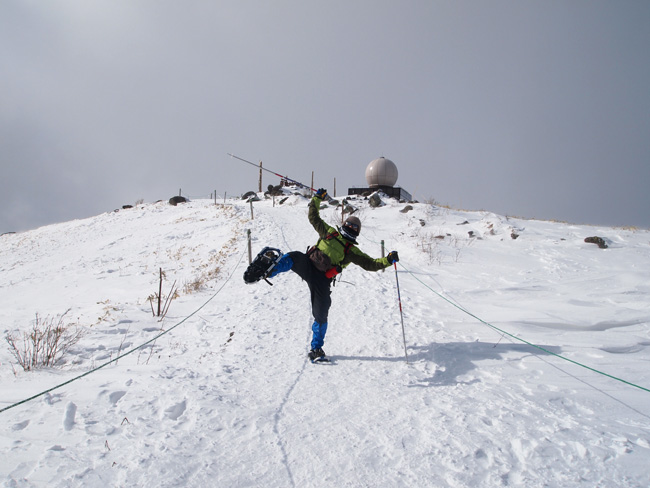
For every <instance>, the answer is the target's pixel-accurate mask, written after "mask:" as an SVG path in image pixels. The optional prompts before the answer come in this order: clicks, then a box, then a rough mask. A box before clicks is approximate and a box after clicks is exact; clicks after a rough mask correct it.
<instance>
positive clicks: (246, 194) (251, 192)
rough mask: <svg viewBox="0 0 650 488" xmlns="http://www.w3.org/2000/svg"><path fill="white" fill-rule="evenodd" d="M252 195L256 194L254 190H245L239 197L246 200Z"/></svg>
mask: <svg viewBox="0 0 650 488" xmlns="http://www.w3.org/2000/svg"><path fill="white" fill-rule="evenodd" d="M253 195H257V193H255V192H254V191H247V192H246V193H244V194H243V195H242V196H241V199H242V200H248V199H249V198H250V197H252V196H253Z"/></svg>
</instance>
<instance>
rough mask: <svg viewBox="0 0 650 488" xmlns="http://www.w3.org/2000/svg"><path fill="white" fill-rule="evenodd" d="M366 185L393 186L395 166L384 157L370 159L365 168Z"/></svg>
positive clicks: (395, 173) (395, 172) (395, 181)
mask: <svg viewBox="0 0 650 488" xmlns="http://www.w3.org/2000/svg"><path fill="white" fill-rule="evenodd" d="M366 181H367V182H368V186H370V187H375V186H391V187H392V186H395V183H397V166H395V163H393V162H392V161H391V160H390V159H386V158H384V157H381V158H378V159H375V160H373V161H370V164H368V167H367V168H366Z"/></svg>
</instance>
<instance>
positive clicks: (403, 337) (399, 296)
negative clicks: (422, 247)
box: [393, 261, 409, 364]
mask: <svg viewBox="0 0 650 488" xmlns="http://www.w3.org/2000/svg"><path fill="white" fill-rule="evenodd" d="M393 266H394V267H395V282H396V283H397V301H398V302H399V316H400V318H401V320H402V339H404V357H406V364H409V355H408V353H407V352H406V333H405V332H404V313H403V312H402V297H401V295H400V291H399V278H398V277H397V262H396V261H395V262H393Z"/></svg>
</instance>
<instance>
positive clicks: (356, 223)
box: [341, 215, 361, 240]
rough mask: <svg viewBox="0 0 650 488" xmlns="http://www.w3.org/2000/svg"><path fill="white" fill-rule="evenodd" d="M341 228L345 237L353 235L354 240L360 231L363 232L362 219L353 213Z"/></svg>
mask: <svg viewBox="0 0 650 488" xmlns="http://www.w3.org/2000/svg"><path fill="white" fill-rule="evenodd" d="M341 230H342V231H343V235H344V236H345V237H351V238H352V240H354V239H356V238H357V237H359V232H361V221H360V220H359V219H358V218H357V217H355V216H353V215H351V216H350V217H348V218H347V219H345V222H344V223H343V228H342V229H341Z"/></svg>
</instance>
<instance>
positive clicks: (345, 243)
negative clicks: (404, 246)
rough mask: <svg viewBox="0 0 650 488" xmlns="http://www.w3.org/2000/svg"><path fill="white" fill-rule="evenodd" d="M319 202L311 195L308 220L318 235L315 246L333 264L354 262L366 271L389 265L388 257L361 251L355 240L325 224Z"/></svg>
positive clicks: (377, 269)
mask: <svg viewBox="0 0 650 488" xmlns="http://www.w3.org/2000/svg"><path fill="white" fill-rule="evenodd" d="M320 203H321V199H320V198H317V197H313V198H312V199H311V202H309V214H308V217H309V222H310V223H311V225H312V226H313V227H314V229H316V232H318V235H319V237H320V239H319V240H318V243H317V244H316V247H317V248H318V249H320V250H321V251H323V252H324V253H325V254H327V256H329V258H330V259H331V260H332V264H333V265H339V266H341V268H345V267H346V266H347V265H348V264H350V263H354V264H356V265H357V266H361V267H362V268H363V269H365V270H366V271H379V270H380V269H384V268H387V267H388V266H390V263H389V262H388V259H386V258H378V259H373V258H371V257H370V256H368V255H367V254H365V253H364V252H362V251H361V250H360V249H359V248H358V247H357V246H356V245H355V244H356V243H355V242H351V241H349V240H347V239H346V238H345V237H343V236H342V235H341V233H340V232H339V231H338V230H337V229H335V228H334V227H330V226H329V225H327V224H326V223H325V221H323V219H322V218H321V217H320ZM346 247H347V252H346Z"/></svg>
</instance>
